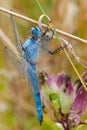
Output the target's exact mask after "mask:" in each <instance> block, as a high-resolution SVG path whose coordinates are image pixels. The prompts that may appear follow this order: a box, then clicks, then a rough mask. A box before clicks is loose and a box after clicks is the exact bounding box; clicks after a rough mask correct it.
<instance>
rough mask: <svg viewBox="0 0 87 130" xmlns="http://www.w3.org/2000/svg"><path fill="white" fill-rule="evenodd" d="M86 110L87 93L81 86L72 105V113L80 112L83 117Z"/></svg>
mask: <svg viewBox="0 0 87 130" xmlns="http://www.w3.org/2000/svg"><path fill="white" fill-rule="evenodd" d="M86 108H87V92H86V91H85V89H84V88H83V86H81V88H80V89H79V91H78V93H77V95H76V98H75V100H74V103H73V105H72V111H76V112H79V115H80V116H82V115H83V114H84V112H85V110H86Z"/></svg>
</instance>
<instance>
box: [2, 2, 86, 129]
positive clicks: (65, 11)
mask: <svg viewBox="0 0 87 130" xmlns="http://www.w3.org/2000/svg"><path fill="white" fill-rule="evenodd" d="M39 1H40V3H41V5H42V7H43V9H44V10H45V13H46V14H47V15H48V16H49V17H50V18H51V19H52V22H53V25H54V26H55V27H56V28H58V29H61V30H63V31H66V32H68V33H71V34H73V35H76V36H78V37H81V38H84V39H87V0H39ZM0 6H1V7H4V8H6V9H9V10H13V11H15V12H17V13H20V14H22V15H25V16H27V17H30V18H33V19H35V20H38V18H39V16H40V15H41V11H40V10H39V8H38V6H37V5H36V2H35V0H0ZM15 20H16V24H17V27H18V31H19V34H20V38H21V40H22V42H24V41H25V40H26V39H27V38H28V37H29V29H30V27H32V26H36V25H35V24H32V23H30V22H27V21H24V20H21V19H19V18H15ZM0 28H1V29H2V30H3V31H4V32H5V33H6V35H7V36H8V37H9V39H10V40H11V41H12V42H13V44H15V40H14V35H13V30H12V25H11V20H10V16H9V15H8V14H5V13H2V12H0ZM66 39H67V40H69V41H70V42H71V43H72V45H73V47H74V49H75V52H76V53H77V55H79V56H80V57H81V58H83V59H84V60H87V57H86V53H87V46H86V45H85V44H81V43H78V42H76V41H73V40H71V39H69V38H66ZM50 44H51V45H50V48H51V49H52V50H54V49H55V48H57V47H58V46H59V45H58V44H57V42H56V41H55V40H53V41H51V43H50ZM83 50H84V51H83ZM40 55H42V56H40V57H39V61H38V72H40V71H42V70H45V71H47V72H49V73H50V74H52V73H54V74H55V75H57V74H58V73H59V72H61V71H64V72H66V73H67V74H70V75H72V78H73V80H75V79H76V78H77V75H76V74H75V72H74V70H73V69H72V67H71V65H70V63H69V61H68V59H67V57H66V56H65V54H64V52H63V51H62V52H60V53H58V54H56V55H55V56H50V54H47V53H46V54H40ZM70 56H71V58H72V60H73V62H74V64H75V66H76V67H77V68H78V71H79V72H80V74H81V73H82V72H83V71H84V70H85V69H84V68H83V67H82V66H81V65H80V64H79V63H77V61H76V60H75V59H74V58H73V57H72V55H70ZM42 57H43V58H42ZM42 59H43V60H42ZM44 120H45V121H44V123H43V125H42V126H40V125H39V122H38V120H37V116H36V111H35V104H34V100H33V94H32V93H31V89H29V87H28V84H27V83H26V82H25V81H24V80H23V79H22V78H21V76H20V75H19V74H18V73H17V71H16V69H15V68H14V67H13V65H12V64H11V63H10V61H9V59H8V57H7V56H6V53H5V50H4V45H3V43H2V41H1V39H0V130H48V129H49V130H53V129H55V130H58V128H57V127H56V126H54V125H53V124H52V122H51V121H50V120H49V119H44ZM80 129H81V130H86V129H87V127H84V128H78V130H80Z"/></svg>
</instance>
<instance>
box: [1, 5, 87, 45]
mask: <svg viewBox="0 0 87 130" xmlns="http://www.w3.org/2000/svg"><path fill="white" fill-rule="evenodd" d="M0 11H2V12H5V13H8V14H12V15H14V16H16V17H18V18H21V19H23V20H26V21H28V22H32V23H35V24H38V21H36V20H34V19H31V18H28V17H26V16H23V15H20V14H18V13H15V12H13V11H10V10H7V9H5V8H2V7H0ZM42 26H43V27H47V25H46V24H43V23H42ZM55 31H56V32H57V33H58V34H60V35H63V36H66V37H69V38H71V39H73V40H76V41H78V42H82V43H85V44H87V40H85V39H82V38H79V37H77V36H74V35H71V34H69V33H66V32H63V31H61V30H59V29H55Z"/></svg>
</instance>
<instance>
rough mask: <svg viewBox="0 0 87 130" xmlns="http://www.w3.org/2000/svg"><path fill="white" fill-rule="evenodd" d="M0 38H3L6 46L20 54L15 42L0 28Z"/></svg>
mask: <svg viewBox="0 0 87 130" xmlns="http://www.w3.org/2000/svg"><path fill="white" fill-rule="evenodd" d="M0 40H2V42H3V44H4V45H5V47H8V48H10V49H11V50H12V51H13V52H14V53H16V54H18V51H17V49H16V47H15V46H14V44H12V42H11V41H10V39H9V38H8V37H7V36H6V34H5V33H4V32H3V31H2V29H0Z"/></svg>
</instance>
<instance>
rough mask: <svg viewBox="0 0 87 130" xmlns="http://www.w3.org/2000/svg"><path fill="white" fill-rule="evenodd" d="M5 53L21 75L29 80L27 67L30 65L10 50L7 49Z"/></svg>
mask: <svg viewBox="0 0 87 130" xmlns="http://www.w3.org/2000/svg"><path fill="white" fill-rule="evenodd" d="M5 51H6V53H7V55H8V57H9V59H10V61H11V62H12V64H13V65H14V66H15V68H16V69H17V71H18V72H19V74H20V75H21V76H22V77H23V78H24V79H28V72H27V67H28V63H27V62H26V61H25V59H23V58H22V57H21V56H19V55H16V54H15V53H13V52H12V51H11V50H10V49H8V48H5Z"/></svg>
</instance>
